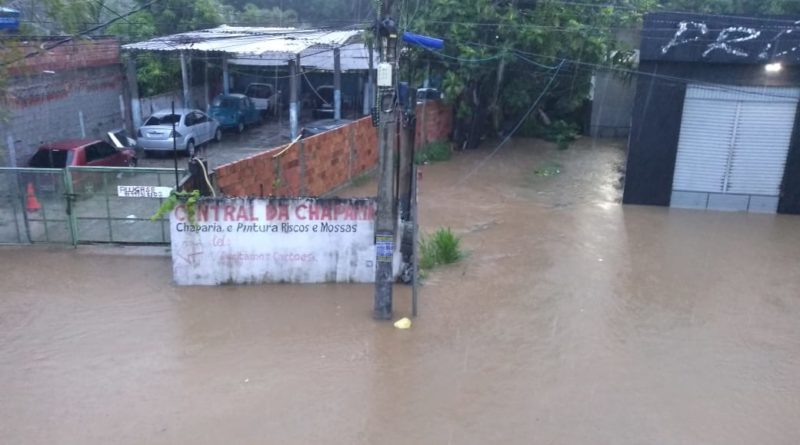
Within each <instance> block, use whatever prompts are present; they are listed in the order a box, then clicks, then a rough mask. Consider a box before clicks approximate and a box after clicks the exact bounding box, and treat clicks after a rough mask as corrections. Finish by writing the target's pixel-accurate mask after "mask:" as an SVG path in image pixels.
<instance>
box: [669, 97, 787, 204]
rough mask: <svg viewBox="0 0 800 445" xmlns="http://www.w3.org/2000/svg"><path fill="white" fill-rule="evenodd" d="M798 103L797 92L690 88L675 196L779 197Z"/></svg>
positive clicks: (676, 174)
mask: <svg viewBox="0 0 800 445" xmlns="http://www.w3.org/2000/svg"><path fill="white" fill-rule="evenodd" d="M798 98H800V89H797V88H766V87H720V88H716V87H708V86H698V85H689V86H688V87H687V90H686V99H685V101H684V108H683V118H682V123H681V133H680V138H679V140H678V154H677V159H676V162H675V174H674V177H673V185H672V189H673V197H676V196H685V195H687V192H688V194H689V195H692V196H694V197H695V199H696V195H697V194H698V193H706V194H708V196H712V197H713V196H720V195H727V196H740V197H744V199H745V201H744V202H745V203H746V202H747V199H751V198H747V197H764V196H766V197H777V196H778V195H779V194H780V186H781V181H782V180H783V174H784V169H785V166H786V155H787V153H788V150H789V144H790V142H791V135H792V130H793V128H794V120H795V113H796V110H797V102H798ZM700 202H702V201H700ZM745 205H746V204H745Z"/></svg>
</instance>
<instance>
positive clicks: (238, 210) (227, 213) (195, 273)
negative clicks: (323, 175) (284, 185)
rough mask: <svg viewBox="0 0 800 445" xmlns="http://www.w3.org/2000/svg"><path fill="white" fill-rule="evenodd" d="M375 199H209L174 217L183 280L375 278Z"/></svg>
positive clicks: (175, 254)
mask: <svg viewBox="0 0 800 445" xmlns="http://www.w3.org/2000/svg"><path fill="white" fill-rule="evenodd" d="M374 220H375V201H374V200H373V199H339V198H331V199H321V198H320V199H315V198H291V199H289V198H286V199H229V198H223V199H203V200H201V201H200V202H199V203H198V204H197V206H196V208H195V214H194V217H193V218H190V217H189V212H188V210H187V208H186V207H185V206H183V205H179V206H177V207H176V208H175V209H174V210H173V211H172V213H171V215H170V227H171V236H172V265H173V274H174V277H175V281H176V282H177V283H178V284H188V285H190V284H201V285H214V284H223V283H270V282H294V283H320V282H362V283H368V282H372V281H374V280H375V244H374V243H375V224H374Z"/></svg>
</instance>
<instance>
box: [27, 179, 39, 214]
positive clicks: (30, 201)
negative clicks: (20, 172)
mask: <svg viewBox="0 0 800 445" xmlns="http://www.w3.org/2000/svg"><path fill="white" fill-rule="evenodd" d="M25 208H26V209H27V210H28V211H29V212H35V211H37V210H41V208H42V205H41V204H39V200H38V199H36V195H35V194H34V193H33V183H32V182H29V183H28V192H27V194H26V200H25Z"/></svg>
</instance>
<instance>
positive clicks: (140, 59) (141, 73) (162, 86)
mask: <svg viewBox="0 0 800 445" xmlns="http://www.w3.org/2000/svg"><path fill="white" fill-rule="evenodd" d="M136 68H137V70H136V79H137V81H138V84H139V94H140V95H141V96H142V97H147V96H155V95H156V94H161V93H164V92H167V91H172V90H176V89H178V88H180V86H181V66H180V64H179V63H178V61H177V60H175V59H174V58H171V57H169V55H162V54H159V53H157V52H156V53H150V52H145V53H138V54H137V55H136Z"/></svg>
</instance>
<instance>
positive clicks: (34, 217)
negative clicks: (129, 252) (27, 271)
mask: <svg viewBox="0 0 800 445" xmlns="http://www.w3.org/2000/svg"><path fill="white" fill-rule="evenodd" d="M178 173H179V175H180V176H183V175H184V173H185V172H184V171H179V172H178ZM174 184H175V171H174V170H172V169H162V168H142V167H129V168H116V167H69V168H67V169H40V168H36V169H31V168H0V244H29V243H58V244H73V245H76V244H79V243H132V244H168V243H169V222H168V221H167V220H165V219H161V220H159V221H155V222H153V221H150V216H152V215H153V214H154V213H156V210H157V209H158V208H159V207H160V206H161V203H162V202H163V200H164V199H163V198H159V197H147V193H144V194H142V195H141V196H137V197H125V196H120V194H121V193H120V187H121V186H122V187H123V188H128V189H130V188H131V186H133V187H136V188H137V190H138V189H142V188H152V187H161V188H162V190H163V188H164V187H168V188H171V187H174ZM123 195H124V194H123Z"/></svg>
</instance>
